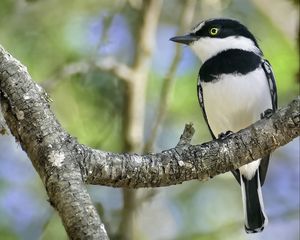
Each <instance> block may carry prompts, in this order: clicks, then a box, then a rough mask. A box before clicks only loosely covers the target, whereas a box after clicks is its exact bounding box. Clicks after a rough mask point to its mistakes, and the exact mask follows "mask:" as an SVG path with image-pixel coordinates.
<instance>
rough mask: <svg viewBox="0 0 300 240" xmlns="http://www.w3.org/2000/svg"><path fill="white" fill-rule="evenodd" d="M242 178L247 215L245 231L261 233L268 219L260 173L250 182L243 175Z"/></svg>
mask: <svg viewBox="0 0 300 240" xmlns="http://www.w3.org/2000/svg"><path fill="white" fill-rule="evenodd" d="M240 176H241V188H242V197H243V207H244V214H245V230H246V232H247V233H257V232H261V231H262V230H263V229H264V227H265V226H266V225H267V223H268V218H267V216H266V215H265V212H264V204H263V198H262V193H261V184H260V179H259V171H258V170H257V171H256V172H255V175H254V176H253V178H252V179H250V180H249V179H247V178H245V177H244V176H243V175H242V174H241V175H240Z"/></svg>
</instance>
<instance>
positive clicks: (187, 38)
mask: <svg viewBox="0 0 300 240" xmlns="http://www.w3.org/2000/svg"><path fill="white" fill-rule="evenodd" d="M170 40H171V41H173V42H177V43H183V44H186V45H189V44H190V43H192V42H194V41H196V40H197V37H196V36H193V35H191V34H187V35H183V36H176V37H172V38H170Z"/></svg>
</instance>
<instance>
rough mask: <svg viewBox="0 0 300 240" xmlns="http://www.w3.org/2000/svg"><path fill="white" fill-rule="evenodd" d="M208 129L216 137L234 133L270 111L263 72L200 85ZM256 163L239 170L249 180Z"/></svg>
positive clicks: (261, 70)
mask: <svg viewBox="0 0 300 240" xmlns="http://www.w3.org/2000/svg"><path fill="white" fill-rule="evenodd" d="M201 84H202V88H203V101H204V105H205V111H206V115H207V119H208V123H209V126H210V128H211V130H212V132H213V133H214V135H215V136H216V137H218V135H219V134H220V133H222V132H226V131H229V130H230V131H232V132H237V131H239V130H241V129H243V128H245V127H248V126H249V125H251V124H252V123H254V122H255V121H257V120H259V119H260V114H261V113H263V112H264V111H265V110H266V109H269V108H270V109H271V108H272V102H271V95H270V90H269V86H268V82H267V79H266V76H265V73H264V71H263V69H261V68H259V69H256V70H255V71H253V72H251V73H248V74H247V75H246V76H245V75H241V74H235V75H232V74H222V75H220V77H219V79H218V80H216V81H214V82H201ZM259 162H260V161H255V162H252V163H250V164H247V165H245V166H243V167H242V168H240V171H241V172H242V173H243V172H245V174H246V175H249V174H250V175H249V178H251V177H252V176H251V175H252V174H254V172H255V170H256V169H257V168H258V166H259Z"/></svg>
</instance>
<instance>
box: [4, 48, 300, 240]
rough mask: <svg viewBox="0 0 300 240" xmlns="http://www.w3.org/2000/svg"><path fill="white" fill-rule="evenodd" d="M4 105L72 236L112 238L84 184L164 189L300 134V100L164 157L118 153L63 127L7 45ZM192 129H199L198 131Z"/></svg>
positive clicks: (211, 173) (210, 173)
mask: <svg viewBox="0 0 300 240" xmlns="http://www.w3.org/2000/svg"><path fill="white" fill-rule="evenodd" d="M0 97H1V98H0V102H1V110H2V113H3V116H4V119H5V121H6V123H7V126H8V127H9V129H10V131H11V133H12V134H13V135H14V136H15V138H16V140H17V141H18V142H19V143H20V145H21V147H22V149H23V150H24V151H25V152H26V153H27V155H28V156H29V158H30V159H31V161H32V163H33V166H34V167H35V169H36V171H37V172H38V173H39V175H40V177H41V179H42V181H43V183H44V185H45V188H46V191H47V193H48V196H49V201H50V203H51V204H52V206H53V207H54V208H56V210H57V211H58V212H59V214H60V216H61V218H62V221H63V224H64V226H65V228H66V231H67V233H68V235H69V237H70V238H71V239H107V238H108V237H107V234H106V232H105V229H104V226H103V224H102V223H101V220H100V218H99V216H98V215H97V213H96V210H95V208H94V207H93V205H92V202H91V199H90V197H89V195H88V193H87V191H86V188H85V185H84V183H90V184H101V185H108V186H114V187H158V186H168V185H173V184H179V183H182V182H183V181H188V180H192V179H199V180H204V179H207V178H209V177H213V176H216V175H218V174H220V173H224V172H227V171H230V170H233V169H236V168H238V167H240V166H242V165H244V164H246V163H249V162H251V161H253V160H255V159H258V158H261V157H262V156H264V155H266V154H268V153H270V152H271V151H274V150H275V149H276V148H278V147H280V146H282V145H285V144H287V143H288V142H290V141H291V140H292V139H294V138H296V137H297V136H299V133H300V113H299V107H300V97H297V98H296V99H295V100H293V101H292V102H291V103H290V104H289V105H288V106H287V107H285V108H282V109H280V110H278V111H277V112H276V113H275V114H274V115H273V116H272V117H270V118H269V119H263V120H260V121H258V122H256V123H255V124H253V125H251V126H249V127H248V128H246V129H244V130H241V131H240V132H238V133H236V134H233V135H231V136H229V137H227V138H226V139H224V140H215V141H211V142H208V143H204V144H201V145H190V144H189V138H190V134H187V133H186V134H185V137H184V139H186V140H184V141H181V144H178V145H177V146H176V147H175V148H173V149H169V150H166V151H163V152H161V153H156V154H147V155H137V154H129V153H124V154H117V153H110V152H105V151H101V150H95V149H91V148H89V147H87V146H84V145H82V144H79V143H78V142H77V141H76V139H75V138H72V137H71V136H70V135H69V134H68V133H67V132H65V131H64V129H63V128H62V127H61V125H60V124H59V122H58V121H57V119H56V118H55V115H54V114H53V112H52V111H51V110H50V106H49V102H48V98H47V96H46V94H45V93H44V91H43V89H42V88H41V87H40V86H39V85H37V84H36V83H34V82H33V81H32V79H31V77H30V75H29V74H28V72H27V70H26V68H25V67H24V66H23V65H21V63H20V62H19V61H17V60H16V59H14V58H13V57H12V56H11V55H10V54H9V53H7V52H6V51H5V50H4V49H3V48H2V47H0ZM190 129H191V128H190Z"/></svg>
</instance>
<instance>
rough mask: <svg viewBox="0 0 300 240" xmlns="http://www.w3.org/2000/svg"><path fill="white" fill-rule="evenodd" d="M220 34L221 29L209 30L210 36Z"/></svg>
mask: <svg viewBox="0 0 300 240" xmlns="http://www.w3.org/2000/svg"><path fill="white" fill-rule="evenodd" d="M218 32H219V28H216V27H213V28H211V29H209V34H210V35H211V36H216V35H217V34H218Z"/></svg>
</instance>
